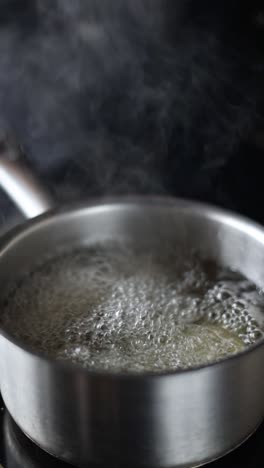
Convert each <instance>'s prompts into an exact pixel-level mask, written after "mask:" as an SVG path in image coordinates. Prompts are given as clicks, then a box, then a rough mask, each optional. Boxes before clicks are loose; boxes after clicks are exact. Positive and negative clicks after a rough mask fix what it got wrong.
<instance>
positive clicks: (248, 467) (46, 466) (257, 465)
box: [0, 406, 264, 468]
mask: <svg viewBox="0 0 264 468" xmlns="http://www.w3.org/2000/svg"><path fill="white" fill-rule="evenodd" d="M263 438H264V423H263V424H262V426H261V427H260V428H259V429H258V431H257V432H256V433H255V434H254V435H253V436H252V437H251V438H250V439H249V440H248V441H247V442H245V443H244V444H243V445H242V446H241V447H240V448H238V449H237V450H235V451H234V452H232V453H231V454H229V455H227V456H226V457H224V458H222V459H221V460H218V461H216V462H214V463H211V464H210V465H207V467H208V468H227V467H229V466H234V467H235V466H239V467H240V468H252V467H254V468H262V467H263V455H264V448H263ZM0 468H70V465H68V464H66V463H63V462H61V461H60V460H57V459H56V458H54V457H52V456H51V455H49V454H48V453H46V452H44V451H43V450H41V449H40V448H39V447H38V446H36V445H35V444H34V443H33V442H32V441H31V440H29V439H28V438H27V437H26V436H25V435H24V434H23V432H22V431H21V430H20V429H19V428H18V426H17V425H16V424H15V422H14V421H13V420H12V418H11V416H10V415H9V414H8V412H7V411H6V409H5V408H4V407H3V406H2V407H0ZM88 468H89V467H88ZM90 468H91V467H90Z"/></svg>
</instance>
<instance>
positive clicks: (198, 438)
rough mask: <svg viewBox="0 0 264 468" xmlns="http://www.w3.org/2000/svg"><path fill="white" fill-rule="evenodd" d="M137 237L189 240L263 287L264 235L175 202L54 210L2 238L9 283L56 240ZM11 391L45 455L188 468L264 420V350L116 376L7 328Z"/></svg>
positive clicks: (0, 264) (4, 374)
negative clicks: (37, 346)
mask: <svg viewBox="0 0 264 468" xmlns="http://www.w3.org/2000/svg"><path fill="white" fill-rule="evenodd" d="M106 239H130V240H133V241H134V242H137V243H139V244H140V245H143V246H144V245H146V246H148V248H150V247H151V248H153V249H157V248H159V249H160V248H162V246H164V245H182V246H183V247H184V248H190V249H193V248H194V249H196V250H198V251H199V252H200V253H201V255H206V256H207V257H209V258H211V259H214V260H216V261H217V262H219V263H220V264H222V265H225V266H228V267H232V268H236V269H238V270H240V271H241V272H242V273H244V274H245V275H246V276H247V277H248V278H250V279H251V280H253V281H255V282H256V283H257V284H258V285H260V286H261V284H262V281H263V278H264V276H263V275H264V231H263V230H262V228H261V227H259V226H256V225H254V224H253V223H251V222H250V221H247V220H244V219H242V218H239V217H236V216H233V215H230V214H228V213H226V212H223V211H221V210H217V209H215V208H211V207H208V206H203V205H200V204H195V203H191V202H185V201H181V200H174V199H166V198H146V197H143V198H128V199H116V200H103V201H100V202H94V203H90V204H89V206H81V207H77V208H74V209H68V210H61V211H54V212H52V213H50V214H48V215H44V216H41V217H39V218H36V219H35V220H33V221H31V222H28V223H26V224H25V225H24V227H22V228H18V229H17V230H15V231H13V233H11V234H10V235H8V237H7V238H5V240H4V241H3V244H2V248H1V251H0V282H1V289H2V291H3V290H4V289H5V288H6V287H8V284H10V282H13V281H14V280H16V279H18V278H19V277H20V275H23V273H24V272H26V271H28V270H29V269H31V268H34V265H35V264H36V262H38V261H39V259H40V258H41V257H42V256H44V255H46V254H47V252H49V253H51V254H52V253H55V252H56V250H57V249H58V247H62V246H64V247H65V246H68V247H73V246H77V245H78V246H80V245H89V244H91V243H94V242H98V241H104V240H106ZM0 348H1V349H0V370H1V392H2V396H3V399H4V401H5V404H6V406H7V408H8V410H9V412H10V413H11V415H12V417H13V418H14V420H15V421H16V423H17V424H18V425H19V427H20V428H21V429H22V430H23V431H24V432H25V433H26V434H27V435H28V436H29V437H30V438H31V439H33V440H34V441H35V442H36V443H37V444H38V445H40V446H41V447H42V448H43V449H45V450H46V451H48V452H50V453H52V454H54V455H56V456H58V457H59V458H62V459H64V460H65V461H68V462H71V463H73V464H75V465H77V466H81V467H85V466H87V465H88V464H89V463H94V464H97V463H98V464H99V463H104V462H106V463H115V465H116V466H118V465H120V466H124V465H126V466H129V465H139V466H152V467H158V466H168V467H169V466H178V467H190V466H195V465H199V464H203V463H206V462H208V461H211V460H213V459H215V458H217V457H220V456H221V455H223V454H224V453H226V452H228V451H230V450H231V449H233V448H234V447H235V446H237V445H238V444H240V443H241V442H242V441H243V440H245V439H246V438H247V437H248V436H249V435H250V434H251V433H252V432H253V431H254V430H255V428H256V427H257V426H258V425H259V424H260V422H261V421H262V419H263V417H264V399H263V390H264V378H263V377H264V375H263V374H264V368H263V359H264V346H263V343H262V342H261V343H260V344H259V345H257V346H255V347H252V348H251V349H249V350H248V351H247V352H244V353H242V354H240V355H238V356H235V357H232V358H229V359H226V360H223V361H221V362H219V363H217V364H214V365H210V366H204V367H200V368H197V369H191V370H187V371H182V372H174V373H169V374H157V375H118V374H116V375H111V374H99V373H91V372H89V371H88V370H86V369H82V368H79V367H78V366H73V365H70V364H66V363H61V362H58V361H57V362H55V361H52V360H49V359H46V358H44V357H42V356H38V355H36V354H33V353H31V352H30V351H29V350H27V349H26V348H24V347H23V346H22V345H20V344H19V343H18V342H17V341H16V340H14V339H12V337H11V336H9V335H7V334H6V333H5V331H4V330H2V335H1V337H0Z"/></svg>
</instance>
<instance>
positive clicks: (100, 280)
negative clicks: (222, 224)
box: [2, 244, 264, 372]
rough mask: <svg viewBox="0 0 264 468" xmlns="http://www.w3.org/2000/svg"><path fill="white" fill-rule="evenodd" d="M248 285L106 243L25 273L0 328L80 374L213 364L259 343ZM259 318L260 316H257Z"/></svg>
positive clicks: (257, 302) (257, 303)
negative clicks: (78, 366)
mask: <svg viewBox="0 0 264 468" xmlns="http://www.w3.org/2000/svg"><path fill="white" fill-rule="evenodd" d="M254 307H255V309H257V310H258V312H260V313H261V314H262V309H263V303H262V298H260V296H259V295H258V291H257V290H256V288H255V286H254V285H253V284H252V283H250V282H248V281H245V279H244V278H241V276H239V275H236V274H233V273H232V274H231V272H227V271H224V270H221V269H218V268H216V267H215V266H213V265H209V264H208V263H204V262H201V261H199V260H198V259H197V258H195V257H194V256H192V257H189V258H186V257H185V256H182V255H179V254H178V253H177V252H176V251H172V250H171V251H167V252H164V253H163V254H159V255H158V254H156V255H153V254H150V253H148V252H144V251H141V252H140V251H136V250H135V249H134V248H133V247H132V246H129V245H125V244H123V245H121V244H108V245H102V246H99V245H98V246H95V247H93V248H86V249H82V250H79V251H75V252H68V253H66V254H64V255H63V256H59V257H58V258H56V259H53V260H52V261H48V262H46V263H44V265H43V266H42V267H41V268H39V269H38V270H36V271H35V272H34V273H33V274H31V275H28V276H27V277H25V278H24V280H23V281H22V284H20V286H19V287H17V288H16V289H15V291H14V292H13V293H12V294H11V295H10V297H9V301H8V304H7V306H6V308H5V309H4V313H3V317H2V325H3V326H4V327H5V328H7V329H8V330H9V331H10V332H11V333H12V334H13V335H15V336H17V337H19V338H20V339H22V340H23V341H24V342H25V343H26V344H27V345H29V346H30V347H32V349H33V350H35V351H38V352H43V353H45V354H47V355H49V356H51V357H55V358H58V359H66V360H70V361H73V362H77V363H79V364H81V365H83V366H85V367H89V368H94V369H98V370H109V371H110V370H111V371H120V370H122V371H136V372H141V371H155V370H156V371H160V370H171V369H178V368H185V367H190V366H194V365H198V364H203V363H208V362H212V361H216V360H218V359H220V358H222V357H225V356H227V355H229V354H234V353H237V352H239V351H241V350H242V349H243V348H244V347H245V346H248V345H250V344H252V343H254V342H255V341H256V340H257V339H259V338H260V337H262V335H263V334H262V327H260V326H259V324H258V323H257V322H256V320H255V319H254V318H253V316H252V314H251V309H252V310H253V308H254ZM263 316H264V314H263Z"/></svg>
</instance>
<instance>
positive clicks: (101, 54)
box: [0, 0, 264, 222]
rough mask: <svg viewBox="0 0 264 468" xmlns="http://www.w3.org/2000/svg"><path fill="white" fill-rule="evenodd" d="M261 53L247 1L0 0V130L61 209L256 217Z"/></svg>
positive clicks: (262, 124) (256, 20)
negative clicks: (91, 202)
mask: <svg viewBox="0 0 264 468" xmlns="http://www.w3.org/2000/svg"><path fill="white" fill-rule="evenodd" d="M263 49H264V13H263V12H262V7H261V2H257V1H238V0H237V1H235V0H229V1H224V0H214V1H213V2H212V1H210V0H199V1H197V0H178V1H174V0H126V1H124V0H115V1H114V2H113V1H110V0H100V1H99V0H87V1H82V0H74V1H72V0H34V1H33V0H24V1H21V0H0V128H1V130H3V131H9V132H10V131H11V132H13V133H14V134H15V135H16V138H17V139H18V140H19V141H20V143H21V144H22V145H23V147H24V150H25V152H26V154H27V157H28V159H29V162H30V164H31V166H32V168H33V170H34V171H35V172H36V173H37V174H38V175H39V176H40V177H41V179H42V181H43V183H45V184H46V185H47V186H48V187H49V189H50V191H51V192H52V193H53V196H54V197H55V198H56V199H57V200H58V201H59V202H61V203H65V202H68V201H75V200H78V199H81V198H82V199H83V198H87V197H89V196H92V195H105V194H107V195H109V194H123V193H155V194H165V195H177V196H182V197H187V198H194V199H199V200H203V201H207V202H211V203H215V204H218V205H221V206H224V207H227V208H229V209H232V210H234V211H237V212H241V213H243V214H246V215H248V216H250V217H252V218H254V219H256V220H259V221H261V222H263V221H264V210H263V208H262V207H263V201H264V190H263V182H262V180H263V175H262V174H263V164H264V163H263V148H264V133H263V132H264V121H263V110H264V86H263V70H264V50H263ZM0 195H1V196H0V214H1V216H2V219H3V220H5V219H6V217H8V216H9V215H10V213H12V210H13V209H12V205H11V203H9V202H8V200H7V198H6V197H5V195H4V194H3V193H1V194H0Z"/></svg>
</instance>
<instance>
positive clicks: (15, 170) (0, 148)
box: [0, 135, 53, 218]
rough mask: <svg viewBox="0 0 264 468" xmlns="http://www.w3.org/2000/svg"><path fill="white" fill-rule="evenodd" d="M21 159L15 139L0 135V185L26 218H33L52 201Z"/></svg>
mask: <svg viewBox="0 0 264 468" xmlns="http://www.w3.org/2000/svg"><path fill="white" fill-rule="evenodd" d="M21 159H22V158H21V150H20V148H19V146H18V145H17V143H16V141H14V139H10V138H1V135H0V187H1V188H2V189H3V190H4V191H5V192H6V193H7V194H8V195H9V197H10V198H11V199H12V200H13V201H14V203H15V204H16V205H17V207H18V208H19V209H20V211H21V212H22V213H23V214H24V216H25V217H26V218H34V217H35V216H38V215H40V214H42V213H45V211H47V210H49V209H50V208H51V207H52V206H53V202H52V200H51V198H50V196H49V194H48V193H47V192H46V190H45V189H44V188H43V187H42V186H41V184H40V182H39V181H37V179H36V177H34V176H33V175H32V174H31V171H30V170H29V169H28V168H27V167H26V165H25V164H24V163H23V162H22V160H21Z"/></svg>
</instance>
